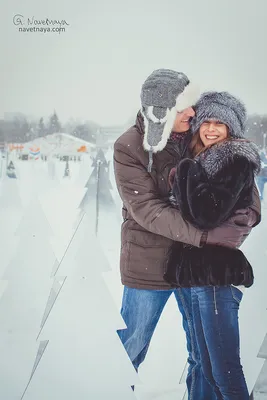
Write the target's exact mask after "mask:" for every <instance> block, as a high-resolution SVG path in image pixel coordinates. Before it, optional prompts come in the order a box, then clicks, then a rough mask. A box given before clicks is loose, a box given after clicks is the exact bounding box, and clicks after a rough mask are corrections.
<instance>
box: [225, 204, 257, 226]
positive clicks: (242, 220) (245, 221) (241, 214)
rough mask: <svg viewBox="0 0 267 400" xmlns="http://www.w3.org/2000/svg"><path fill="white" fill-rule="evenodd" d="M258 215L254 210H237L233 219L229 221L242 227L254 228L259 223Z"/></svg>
mask: <svg viewBox="0 0 267 400" xmlns="http://www.w3.org/2000/svg"><path fill="white" fill-rule="evenodd" d="M257 219H258V215H257V213H256V211H254V210H252V208H242V209H241V210H237V211H236V212H235V214H234V216H233V217H231V218H230V219H229V221H231V222H233V223H235V224H236V225H240V226H249V227H250V228H252V226H254V225H255V224H256V222H257Z"/></svg>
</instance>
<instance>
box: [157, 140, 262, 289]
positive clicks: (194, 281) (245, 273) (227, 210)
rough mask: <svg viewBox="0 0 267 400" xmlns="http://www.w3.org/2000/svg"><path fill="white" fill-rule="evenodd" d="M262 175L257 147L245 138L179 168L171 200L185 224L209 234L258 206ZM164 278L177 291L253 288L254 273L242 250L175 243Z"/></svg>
mask: <svg viewBox="0 0 267 400" xmlns="http://www.w3.org/2000/svg"><path fill="white" fill-rule="evenodd" d="M259 170H260V157H259V154H258V150H257V147H256V146H255V145H254V144H253V143H251V142H249V141H247V140H242V139H234V140H230V141H225V142H222V143H218V144H215V145H213V146H212V147H210V148H208V149H207V150H205V151H204V152H203V153H201V154H200V155H199V156H197V157H196V158H195V159H193V160H192V159H188V158H186V159H184V160H182V161H181V162H180V164H179V165H178V166H177V169H176V173H175V177H174V182H173V188H172V196H171V201H172V203H173V204H175V205H176V206H177V207H178V208H179V209H180V212H181V214H182V216H183V218H184V219H185V220H187V221H188V222H189V223H190V224H192V225H194V226H195V227H196V228H198V229H200V230H204V231H208V230H210V229H213V228H215V227H218V226H220V225H221V224H222V223H223V222H224V221H226V220H227V219H229V218H230V217H231V216H233V214H234V212H235V211H236V210H238V209H242V208H247V207H249V206H250V205H251V204H252V193H253V185H254V177H255V175H256V174H257V173H258V172H259ZM164 279H165V280H166V281H167V282H168V283H170V284H171V285H172V286H173V287H193V286H207V285H212V286H223V285H229V284H233V285H237V286H238V285H244V286H246V287H249V286H251V285H252V284H253V280H254V277H253V270H252V267H251V265H250V263H249V262H248V260H247V259H246V257H245V255H244V254H243V253H242V251H240V250H239V249H230V248H226V247H222V246H215V245H205V246H203V247H202V248H198V247H193V246H190V245H186V244H183V243H179V242H176V243H174V245H173V247H172V249H171V251H170V256H169V260H168V265H167V270H166V273H165V275H164Z"/></svg>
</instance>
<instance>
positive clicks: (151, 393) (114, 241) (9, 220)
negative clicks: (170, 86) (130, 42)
mask: <svg viewBox="0 0 267 400" xmlns="http://www.w3.org/2000/svg"><path fill="white" fill-rule="evenodd" d="M106 156H107V158H108V160H109V161H111V162H110V180H111V183H112V186H113V190H112V195H113V199H114V202H115V205H116V207H115V209H114V210H113V212H112V213H111V212H110V211H108V210H105V209H101V210H100V218H99V232H98V242H99V243H100V244H101V247H102V249H103V252H104V254H105V256H106V257H107V259H108V261H109V264H110V268H111V269H110V271H108V272H105V273H103V276H104V280H105V283H106V285H107V288H108V290H109V292H110V294H111V296H112V298H113V299H114V302H115V304H116V307H117V311H118V313H119V311H120V306H121V297H122V290H123V287H122V285H121V282H120V273H119V251H120V223H121V216H120V215H121V210H120V207H121V200H120V198H119V195H118V193H117V190H116V185H115V179H114V173H113V162H112V152H109V153H108V154H107V155H106ZM15 164H16V170H17V173H18V179H17V180H8V179H7V178H2V180H1V182H0V196H1V197H0V205H3V206H4V207H5V208H2V207H1V209H0V214H1V218H2V219H1V220H2V221H5V224H6V225H5V226H6V228H4V227H3V224H2V226H1V227H0V239H1V245H2V244H3V243H4V247H5V248H6V249H7V251H6V253H5V255H4V256H3V255H2V256H1V260H2V261H3V262H4V265H7V263H8V261H9V259H10V257H11V255H12V249H13V252H14V249H15V247H16V245H17V242H16V240H17V239H16V237H15V236H14V232H15V230H16V226H17V225H18V222H19V221H18V220H19V217H20V216H21V212H22V208H23V206H26V205H27V204H29V202H30V200H31V198H32V195H33V194H34V193H36V194H38V197H39V200H40V203H41V206H42V208H43V211H44V214H45V216H46V218H47V221H48V223H49V224H50V226H51V227H52V231H53V232H54V237H53V238H51V241H50V243H51V244H52V247H53V250H54V252H55V255H56V256H57V259H58V260H60V259H61V258H62V257H64V252H65V250H66V247H67V246H68V243H69V242H70V241H71V240H72V237H73V235H74V234H75V227H76V226H77V221H78V220H79V218H80V214H79V210H78V206H79V203H80V201H81V199H82V197H83V195H84V193H85V191H86V189H85V188H84V186H85V184H86V182H87V180H88V178H89V176H90V173H91V171H92V166H91V159H90V158H89V157H88V158H85V159H84V160H83V161H82V162H76V163H75V162H69V167H70V177H67V178H64V171H65V166H66V163H65V162H60V161H58V160H48V161H47V162H42V161H37V162H27V161H15ZM3 176H4V174H3ZM9 200H10V201H9ZM92 223H94V221H93V220H92ZM266 229H267V208H266V207H264V208H263V222H262V224H261V225H260V226H259V227H258V228H256V229H255V232H253V234H252V235H251V237H249V239H248V240H247V242H245V244H244V251H245V253H246V254H247V256H248V258H249V259H250V261H251V262H252V264H253V266H254V268H255V286H254V287H253V288H251V289H249V290H247V292H246V293H245V295H244V301H243V302H242V304H241V312H240V326H241V343H242V359H243V363H244V369H245V374H246V375H247V376H248V381H249V386H250V387H251V388H252V387H253V386H254V384H255V381H256V380H257V378H258V381H257V383H256V386H255V399H256V400H263V399H266V398H267V364H266V361H265V359H266V358H257V355H258V353H259V350H260V347H261V344H262V342H263V340H264V337H265V334H266V332H267V318H266V314H265V315H264V312H265V313H266V312H267V311H266V307H267V291H266V282H267V279H266V278H267V275H266V271H267V269H266V261H267V253H266V241H265V237H266ZM12 233H13V236H12ZM88 249H89V244H88ZM88 257H89V258H90V253H89V252H88ZM95 268H97V262H96V265H95ZM0 272H1V271H0ZM4 284H5V283H4V282H2V281H1V285H0V298H1V293H3V291H4V290H5V286H4ZM264 351H265V352H266V353H267V349H266V350H264V349H261V352H264ZM266 353H265V354H266ZM259 356H260V354H259ZM186 358H187V353H186V348H185V336H184V332H183V329H182V322H181V315H180V313H179V310H178V307H177V304H176V301H175V298H174V296H171V298H170V300H169V301H168V303H167V305H166V308H165V310H164V311H163V314H162V317H161V319H160V321H159V324H158V326H157V328H156V331H155V334H154V337H153V339H152V342H151V345H150V349H149V351H148V354H147V358H146V360H145V362H144V363H143V365H142V366H141V367H140V371H139V378H140V384H137V385H136V391H135V396H136V398H137V399H139V400H149V399H155V400H156V399H159V400H174V399H175V400H178V399H181V400H182V399H186V395H185V392H186V387H185V383H184V369H185V366H186ZM264 361H265V363H264ZM6 400H9V399H6Z"/></svg>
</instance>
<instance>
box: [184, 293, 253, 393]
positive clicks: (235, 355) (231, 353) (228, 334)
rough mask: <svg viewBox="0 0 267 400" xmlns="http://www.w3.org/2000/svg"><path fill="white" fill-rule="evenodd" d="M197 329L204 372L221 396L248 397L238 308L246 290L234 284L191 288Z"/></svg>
mask: <svg viewBox="0 0 267 400" xmlns="http://www.w3.org/2000/svg"><path fill="white" fill-rule="evenodd" d="M191 292H192V309H193V322H194V331H195V335H196V342H197V346H198V352H199V356H200V361H201V366H202V370H203V374H204V376H205V377H206V379H207V380H208V381H209V383H210V384H211V386H212V387H213V388H214V391H215V393H216V395H217V398H218V399H223V400H248V399H249V393H248V389H247V385H246V382H245V378H244V374H243V369H242V366H241V363H240V357H239V325H238V310H239V304H240V302H241V300H242V296H243V293H242V292H241V291H240V290H239V289H237V288H236V287H234V286H221V287H198V288H192V289H191Z"/></svg>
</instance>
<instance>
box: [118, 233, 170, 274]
mask: <svg viewBox="0 0 267 400" xmlns="http://www.w3.org/2000/svg"><path fill="white" fill-rule="evenodd" d="M169 247H170V244H169V241H168V239H166V241H165V238H163V237H162V236H159V235H155V234H153V233H151V232H148V231H134V230H129V231H128V232H127V235H126V243H125V244H124V245H123V249H122V251H123V257H124V261H125V267H126V269H127V270H128V271H129V272H131V273H134V274H138V276H140V277H141V276H143V277H145V276H149V275H154V276H155V275H158V276H159V277H160V278H161V279H162V278H163V274H164V272H165V270H166V265H167V254H168V251H169Z"/></svg>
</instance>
